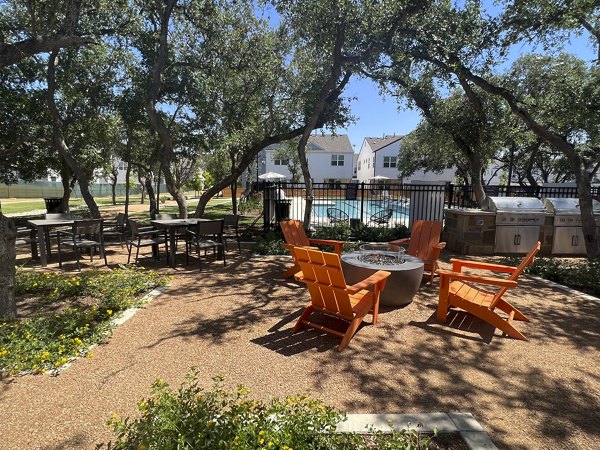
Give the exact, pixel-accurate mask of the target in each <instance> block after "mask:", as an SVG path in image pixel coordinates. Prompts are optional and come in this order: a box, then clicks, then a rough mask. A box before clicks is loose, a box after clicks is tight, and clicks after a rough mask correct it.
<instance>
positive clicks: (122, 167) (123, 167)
mask: <svg viewBox="0 0 600 450" xmlns="http://www.w3.org/2000/svg"><path fill="white" fill-rule="evenodd" d="M117 168H118V169H119V170H127V162H125V161H119V164H118V165H117Z"/></svg>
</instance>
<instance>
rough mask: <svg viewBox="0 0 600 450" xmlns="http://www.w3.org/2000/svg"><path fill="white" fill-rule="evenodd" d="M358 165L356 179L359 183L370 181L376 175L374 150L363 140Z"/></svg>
mask: <svg viewBox="0 0 600 450" xmlns="http://www.w3.org/2000/svg"><path fill="white" fill-rule="evenodd" d="M356 165H357V170H356V178H357V179H358V181H368V180H369V178H371V177H373V174H374V173H375V168H374V167H373V150H372V149H371V146H370V145H369V144H368V142H367V140H366V139H365V140H363V143H362V146H361V147H360V152H358V160H357V161H356ZM358 167H360V169H359V168H358Z"/></svg>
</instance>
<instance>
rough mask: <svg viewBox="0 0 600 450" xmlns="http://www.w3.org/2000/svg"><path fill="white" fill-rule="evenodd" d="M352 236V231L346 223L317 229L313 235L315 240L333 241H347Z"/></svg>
mask: <svg viewBox="0 0 600 450" xmlns="http://www.w3.org/2000/svg"><path fill="white" fill-rule="evenodd" d="M350 236H352V230H351V229H350V225H348V224H347V223H336V224H335V225H333V226H331V227H321V228H317V229H316V230H315V232H314V233H313V237H314V238H316V239H335V240H338V241H347V240H348V239H350Z"/></svg>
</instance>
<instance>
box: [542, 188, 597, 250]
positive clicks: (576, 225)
mask: <svg viewBox="0 0 600 450" xmlns="http://www.w3.org/2000/svg"><path fill="white" fill-rule="evenodd" d="M544 206H545V207H546V211H547V212H548V213H550V214H552V215H553V216H554V223H553V225H554V233H553V235H554V237H553V239H552V253H553V254H556V255H576V254H580V255H585V254H586V250H585V240H584V237H583V231H582V229H581V211H580V209H579V199H577V198H546V199H544ZM592 207H593V210H594V218H595V219H596V226H600V202H598V201H596V200H593V206H592Z"/></svg>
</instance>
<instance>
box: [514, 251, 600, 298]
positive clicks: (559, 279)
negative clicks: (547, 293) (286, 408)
mask: <svg viewBox="0 0 600 450" xmlns="http://www.w3.org/2000/svg"><path fill="white" fill-rule="evenodd" d="M519 262H520V260H518V259H517V258H507V264H509V265H513V266H515V265H518V264H519ZM525 272H526V273H528V274H530V275H534V276H538V277H541V278H544V279H546V280H550V281H554V282H555V283H558V284H562V285H564V286H568V287H570V288H573V289H577V290H578V291H582V292H586V293H588V294H591V295H595V296H597V297H600V277H599V276H598V274H600V261H585V260H581V261H572V260H564V259H561V258H536V259H535V261H534V262H533V264H531V265H530V266H529V267H527V268H526V269H525Z"/></svg>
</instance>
